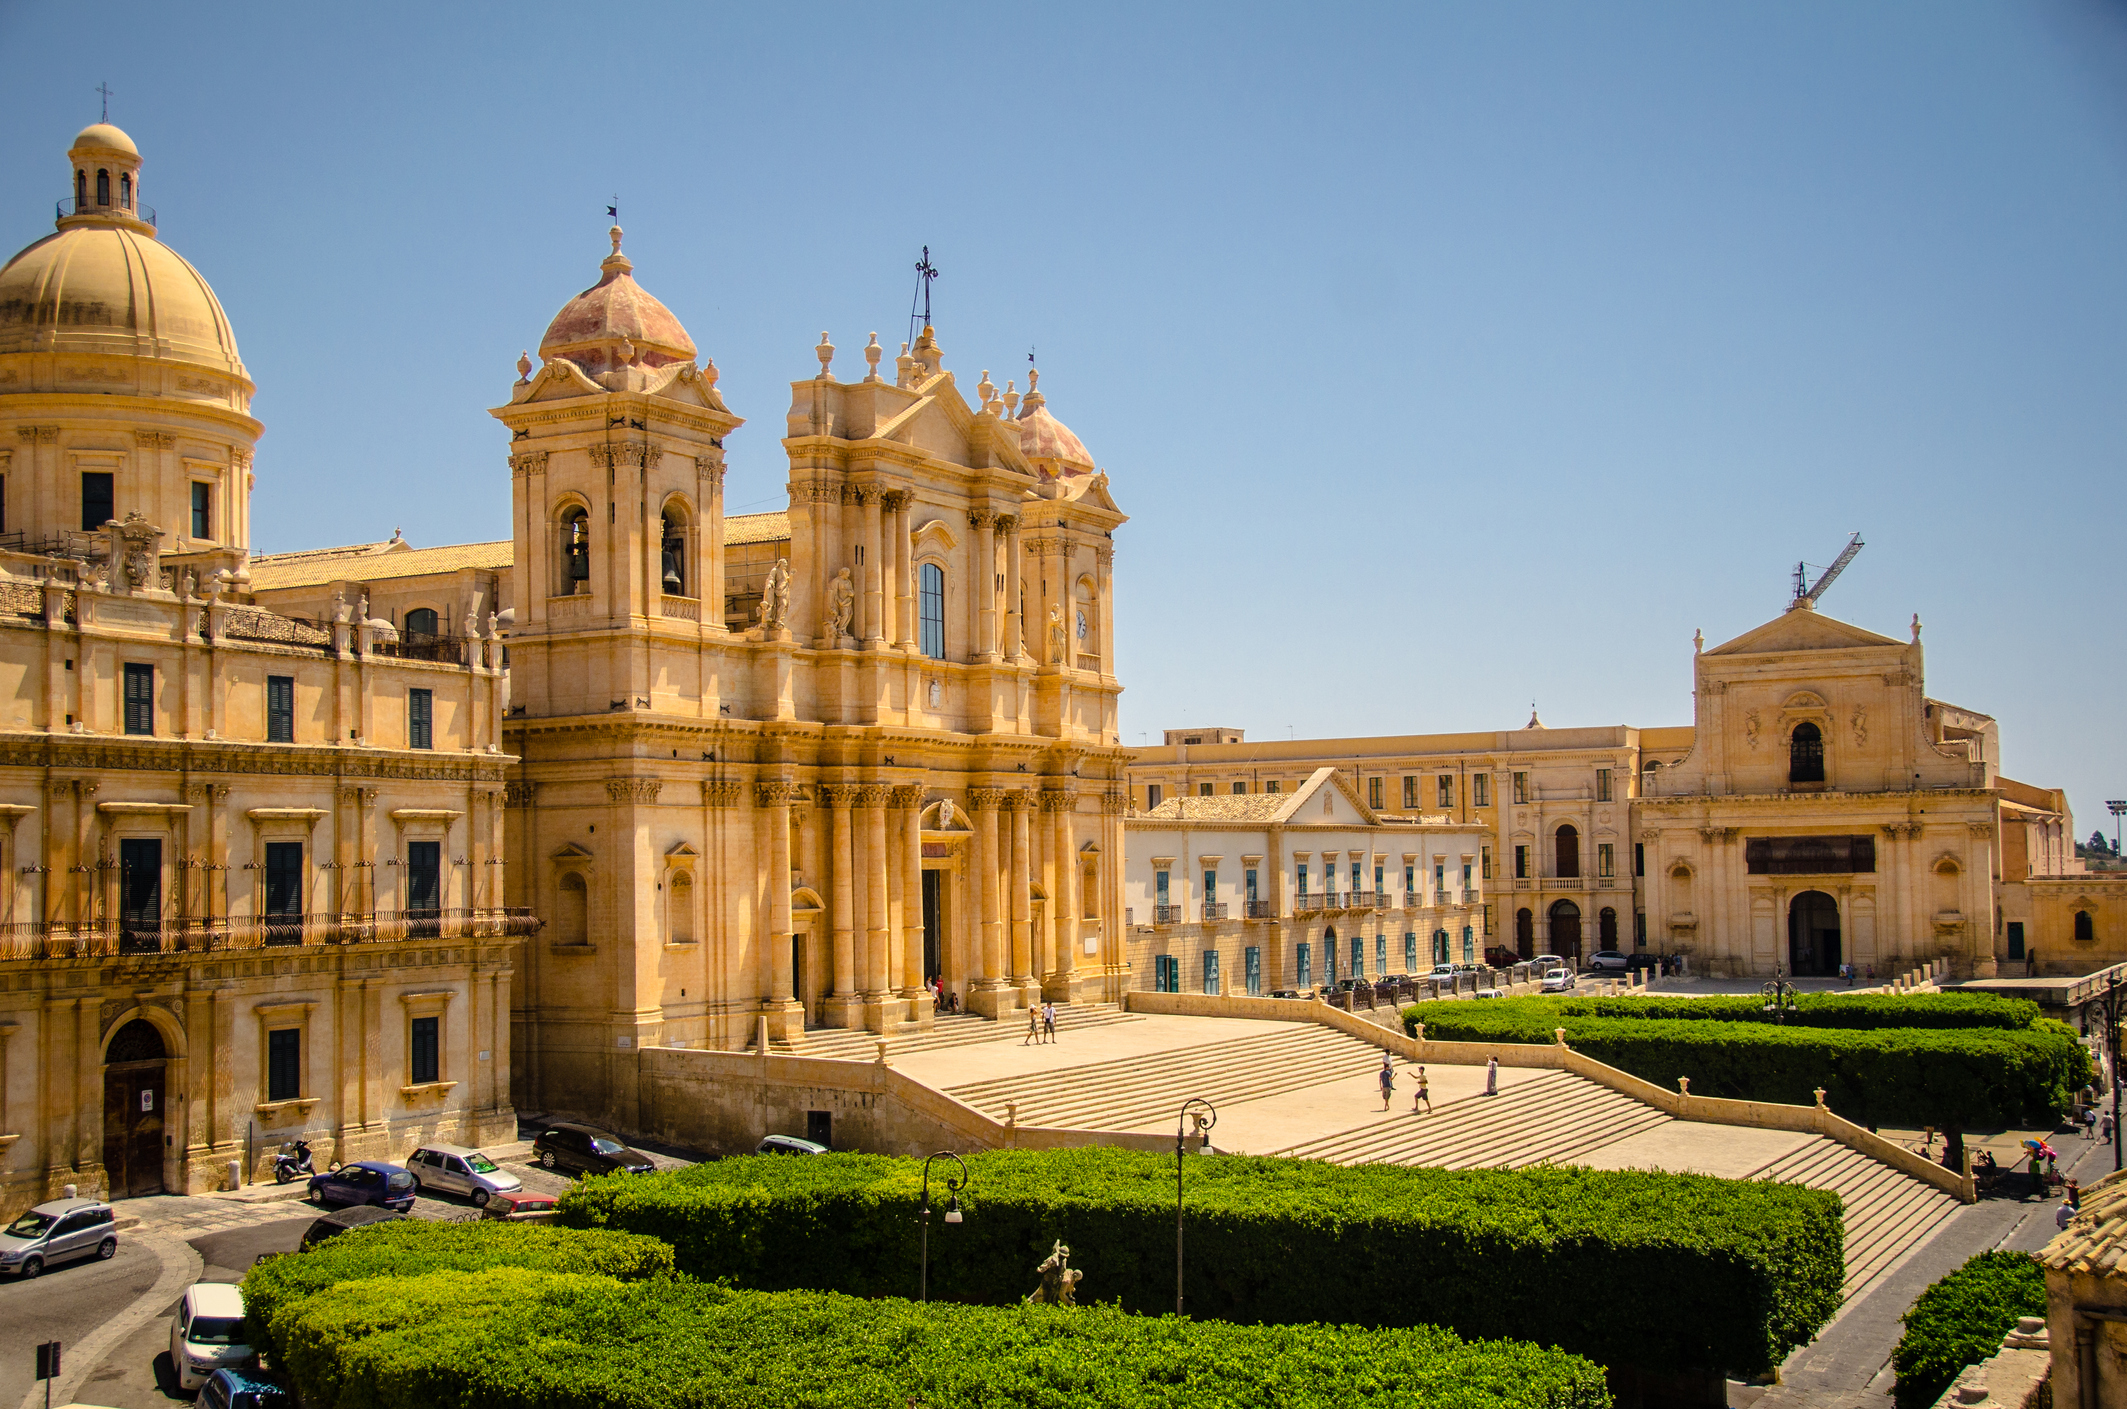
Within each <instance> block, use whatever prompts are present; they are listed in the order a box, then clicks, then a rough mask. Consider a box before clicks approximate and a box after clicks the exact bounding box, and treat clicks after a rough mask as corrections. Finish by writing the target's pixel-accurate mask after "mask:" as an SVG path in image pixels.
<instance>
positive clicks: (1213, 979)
mask: <svg viewBox="0 0 2127 1409" xmlns="http://www.w3.org/2000/svg"><path fill="white" fill-rule="evenodd" d="M1218 991H1219V951H1218V950H1216V949H1207V950H1205V951H1204V992H1206V993H1208V994H1211V995H1213V996H1216V995H1217V994H1218Z"/></svg>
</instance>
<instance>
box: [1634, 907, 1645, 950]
mask: <svg viewBox="0 0 2127 1409" xmlns="http://www.w3.org/2000/svg"><path fill="white" fill-rule="evenodd" d="M1632 947H1633V948H1635V949H1645V948H1646V947H1647V912H1646V911H1645V910H1640V911H1637V912H1635V913H1634V915H1633V916H1632Z"/></svg>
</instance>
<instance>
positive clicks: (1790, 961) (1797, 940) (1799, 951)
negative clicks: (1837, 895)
mask: <svg viewBox="0 0 2127 1409" xmlns="http://www.w3.org/2000/svg"><path fill="white" fill-rule="evenodd" d="M1839 941H1840V935H1839V902H1838V901H1836V900H1834V899H1832V898H1831V897H1830V896H1828V895H1826V894H1825V893H1824V892H1823V891H1821V890H1805V891H1803V892H1802V893H1801V894H1800V895H1797V896H1796V897H1795V898H1794V899H1793V900H1790V901H1789V902H1787V971H1788V972H1789V973H1790V974H1792V975H1794V976H1795V977H1797V978H1801V977H1818V978H1830V977H1833V976H1835V975H1837V974H1838V972H1839V960H1840V955H1841V948H1840V942H1839Z"/></svg>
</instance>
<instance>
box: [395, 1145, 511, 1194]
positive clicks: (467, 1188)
mask: <svg viewBox="0 0 2127 1409" xmlns="http://www.w3.org/2000/svg"><path fill="white" fill-rule="evenodd" d="M406 1168H407V1171H408V1172H409V1173H411V1174H412V1175H413V1176H414V1187H415V1188H416V1189H419V1190H420V1191H421V1192H422V1193H424V1194H426V1193H445V1194H463V1195H464V1196H465V1197H467V1198H469V1199H471V1200H472V1201H473V1207H475V1208H485V1207H487V1201H488V1200H489V1199H491V1198H493V1197H494V1196H495V1195H497V1194H514V1193H516V1192H517V1191H518V1190H520V1189H522V1188H523V1187H524V1181H523V1180H521V1179H519V1178H518V1177H517V1176H516V1175H514V1174H510V1173H508V1172H506V1171H505V1170H504V1169H503V1168H502V1166H501V1165H499V1164H497V1163H495V1162H494V1161H493V1160H491V1159H489V1158H488V1157H487V1156H486V1155H483V1154H481V1153H480V1152H479V1151H478V1150H468V1149H466V1148H465V1146H463V1145H423V1146H422V1147H421V1148H420V1149H418V1150H415V1151H414V1152H413V1154H412V1155H410V1156H408V1158H407V1161H406Z"/></svg>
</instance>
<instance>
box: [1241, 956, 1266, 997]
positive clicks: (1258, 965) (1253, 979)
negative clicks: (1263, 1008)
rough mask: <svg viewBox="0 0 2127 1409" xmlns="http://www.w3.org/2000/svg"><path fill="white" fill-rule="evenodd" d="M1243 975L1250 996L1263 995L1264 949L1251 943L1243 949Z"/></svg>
mask: <svg viewBox="0 0 2127 1409" xmlns="http://www.w3.org/2000/svg"><path fill="white" fill-rule="evenodd" d="M1241 972H1242V977H1243V978H1244V979H1245V980H1246V981H1247V985H1248V996H1249V997H1250V998H1261V997H1262V996H1263V951H1262V950H1261V949H1259V948H1257V947H1256V946H1255V945H1253V944H1251V945H1249V946H1248V947H1247V948H1246V949H1244V950H1242V951H1241Z"/></svg>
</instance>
